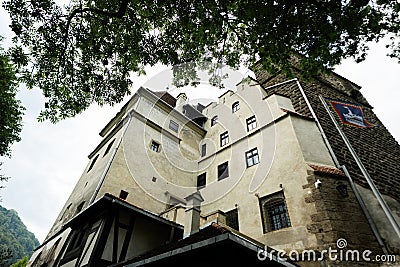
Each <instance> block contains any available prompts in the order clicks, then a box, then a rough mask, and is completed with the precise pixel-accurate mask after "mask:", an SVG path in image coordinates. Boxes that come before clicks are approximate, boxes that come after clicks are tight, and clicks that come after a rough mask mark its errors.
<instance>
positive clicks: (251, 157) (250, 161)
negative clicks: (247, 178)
mask: <svg viewBox="0 0 400 267" xmlns="http://www.w3.org/2000/svg"><path fill="white" fill-rule="evenodd" d="M259 162H260V159H259V157H258V150H257V148H253V149H252V150H249V151H247V152H246V164H247V167H251V166H253V165H256V164H258V163H259Z"/></svg>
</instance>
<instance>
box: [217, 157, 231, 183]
mask: <svg viewBox="0 0 400 267" xmlns="http://www.w3.org/2000/svg"><path fill="white" fill-rule="evenodd" d="M228 176H229V167H228V161H227V162H224V163H222V164H220V165H218V181H219V180H222V179H224V178H226V177H228Z"/></svg>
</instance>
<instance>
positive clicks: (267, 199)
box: [259, 191, 292, 233]
mask: <svg viewBox="0 0 400 267" xmlns="http://www.w3.org/2000/svg"><path fill="white" fill-rule="evenodd" d="M259 204H260V210H261V219H262V225H263V231H264V233H268V232H274V231H279V230H282V229H285V228H289V227H292V223H291V221H290V216H289V211H288V208H287V204H286V199H285V196H284V194H283V191H279V192H277V193H273V194H271V195H267V196H264V197H262V198H260V199H259ZM277 206H279V207H283V209H282V210H281V211H278V213H276V214H271V210H272V209H275V208H276V207H277ZM282 215H283V216H282ZM274 218H277V219H276V220H274Z"/></svg>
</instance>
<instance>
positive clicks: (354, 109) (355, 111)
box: [329, 100, 374, 128]
mask: <svg viewBox="0 0 400 267" xmlns="http://www.w3.org/2000/svg"><path fill="white" fill-rule="evenodd" d="M329 103H330V104H331V105H332V107H333V109H334V110H335V111H336V113H337V114H338V115H339V117H340V120H341V121H342V123H343V124H347V125H351V126H357V127H361V128H365V127H372V126H374V125H373V124H371V123H369V122H367V121H366V120H365V119H364V112H363V110H362V107H361V106H360V105H357V104H353V103H344V102H339V101H335V100H331V101H329Z"/></svg>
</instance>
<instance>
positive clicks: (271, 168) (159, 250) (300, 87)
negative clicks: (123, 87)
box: [29, 70, 400, 267]
mask: <svg viewBox="0 0 400 267" xmlns="http://www.w3.org/2000/svg"><path fill="white" fill-rule="evenodd" d="M255 74H256V77H257V79H250V78H248V79H245V80H243V81H242V82H241V83H239V84H238V85H237V88H236V91H234V92H233V91H226V92H225V93H224V94H222V95H221V96H220V97H219V99H218V102H212V103H210V104H208V105H207V106H203V105H202V104H191V103H189V101H188V99H187V96H186V95H185V94H183V93H182V94H179V95H177V96H176V97H173V96H172V95H170V94H169V93H168V92H155V91H152V90H151V89H147V88H143V87H141V88H139V89H138V90H137V92H136V93H135V94H134V95H133V96H132V98H131V99H130V100H129V101H128V102H127V103H126V104H125V105H124V106H123V108H122V109H121V110H120V112H119V113H118V114H116V116H115V117H114V118H113V119H112V120H111V121H110V122H109V123H108V124H107V125H106V126H105V127H104V128H103V129H102V130H101V132H100V135H101V137H102V141H101V142H100V143H99V144H98V146H97V147H96V148H95V149H94V150H93V152H92V153H91V154H90V155H89V162H88V165H87V167H86V169H85V170H84V172H83V174H82V176H81V177H80V179H79V181H78V183H77V184H76V186H75V188H74V190H73V191H72V193H71V195H70V197H69V199H68V200H67V202H66V203H65V205H64V207H63V209H62V210H61V212H60V214H59V216H58V218H57V219H56V221H55V223H54V225H53V227H52V228H51V229H50V231H49V234H48V236H47V237H46V240H45V241H44V242H43V244H42V245H41V246H39V247H38V248H37V249H36V251H35V252H34V254H33V256H32V258H31V260H30V265H29V266H65V267H67V266H68V267H69V266H161V265H177V266H183V265H187V264H190V265H193V266H200V265H202V266H203V265H217V264H230V263H234V264H239V265H245V266H250V265H251V266H259V265H260V266H261V265H264V266H265V264H267V265H268V266H357V265H362V266H379V265H380V264H379V263H378V262H377V261H376V256H377V255H378V256H379V255H381V256H382V255H383V256H386V257H388V256H394V257H395V256H396V255H399V252H400V237H399V234H400V233H399V232H398V231H399V228H398V224H399V221H400V165H399V162H400V146H399V144H398V143H397V142H396V140H395V139H394V138H393V137H392V136H391V134H390V133H389V132H388V131H387V129H386V128H385V127H384V126H383V125H382V123H381V122H380V121H379V119H378V118H377V117H376V115H375V114H374V112H373V111H372V107H371V106H370V105H369V103H368V102H367V100H366V99H365V98H364V97H363V96H362V94H361V92H360V86H358V85H356V84H354V83H352V82H351V81H349V80H347V79H345V78H344V77H341V76H339V75H337V74H335V73H333V72H332V73H331V74H329V75H321V76H319V77H316V78H315V79H314V80H313V81H310V82H305V81H302V80H301V79H300V78H299V79H298V78H294V79H287V78H285V77H284V76H283V75H270V74H269V73H267V72H265V71H263V70H256V71H255ZM339 241H341V242H342V243H340V242H339ZM330 248H335V249H336V250H338V249H343V251H342V252H344V253H346V251H353V252H352V253H354V251H355V250H357V251H359V252H360V253H361V252H365V251H370V252H371V253H370V254H369V255H368V259H375V261H373V260H370V261H368V259H365V258H363V259H356V258H355V257H354V254H352V256H353V258H352V259H347V258H346V259H343V258H332V257H328V256H327V254H325V255H324V251H328V249H330ZM279 251H280V252H281V254H280V255H281V256H282V255H283V254H284V253H289V252H290V251H292V252H293V251H295V252H297V254H296V253H294V254H292V255H290V257H289V258H287V256H288V254H286V259H285V260H282V257H280V256H279V253H274V252H279ZM304 252H306V253H304ZM311 252H312V253H311ZM295 254H296V255H295ZM305 254H306V256H307V257H306V258H304V255H305ZM299 255H301V256H302V257H299ZM346 255H347V254H346ZM341 256H343V255H341ZM358 256H360V255H358ZM363 256H364V255H363ZM360 257H361V256H360ZM374 257H375V258H374ZM397 257H398V256H397Z"/></svg>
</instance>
